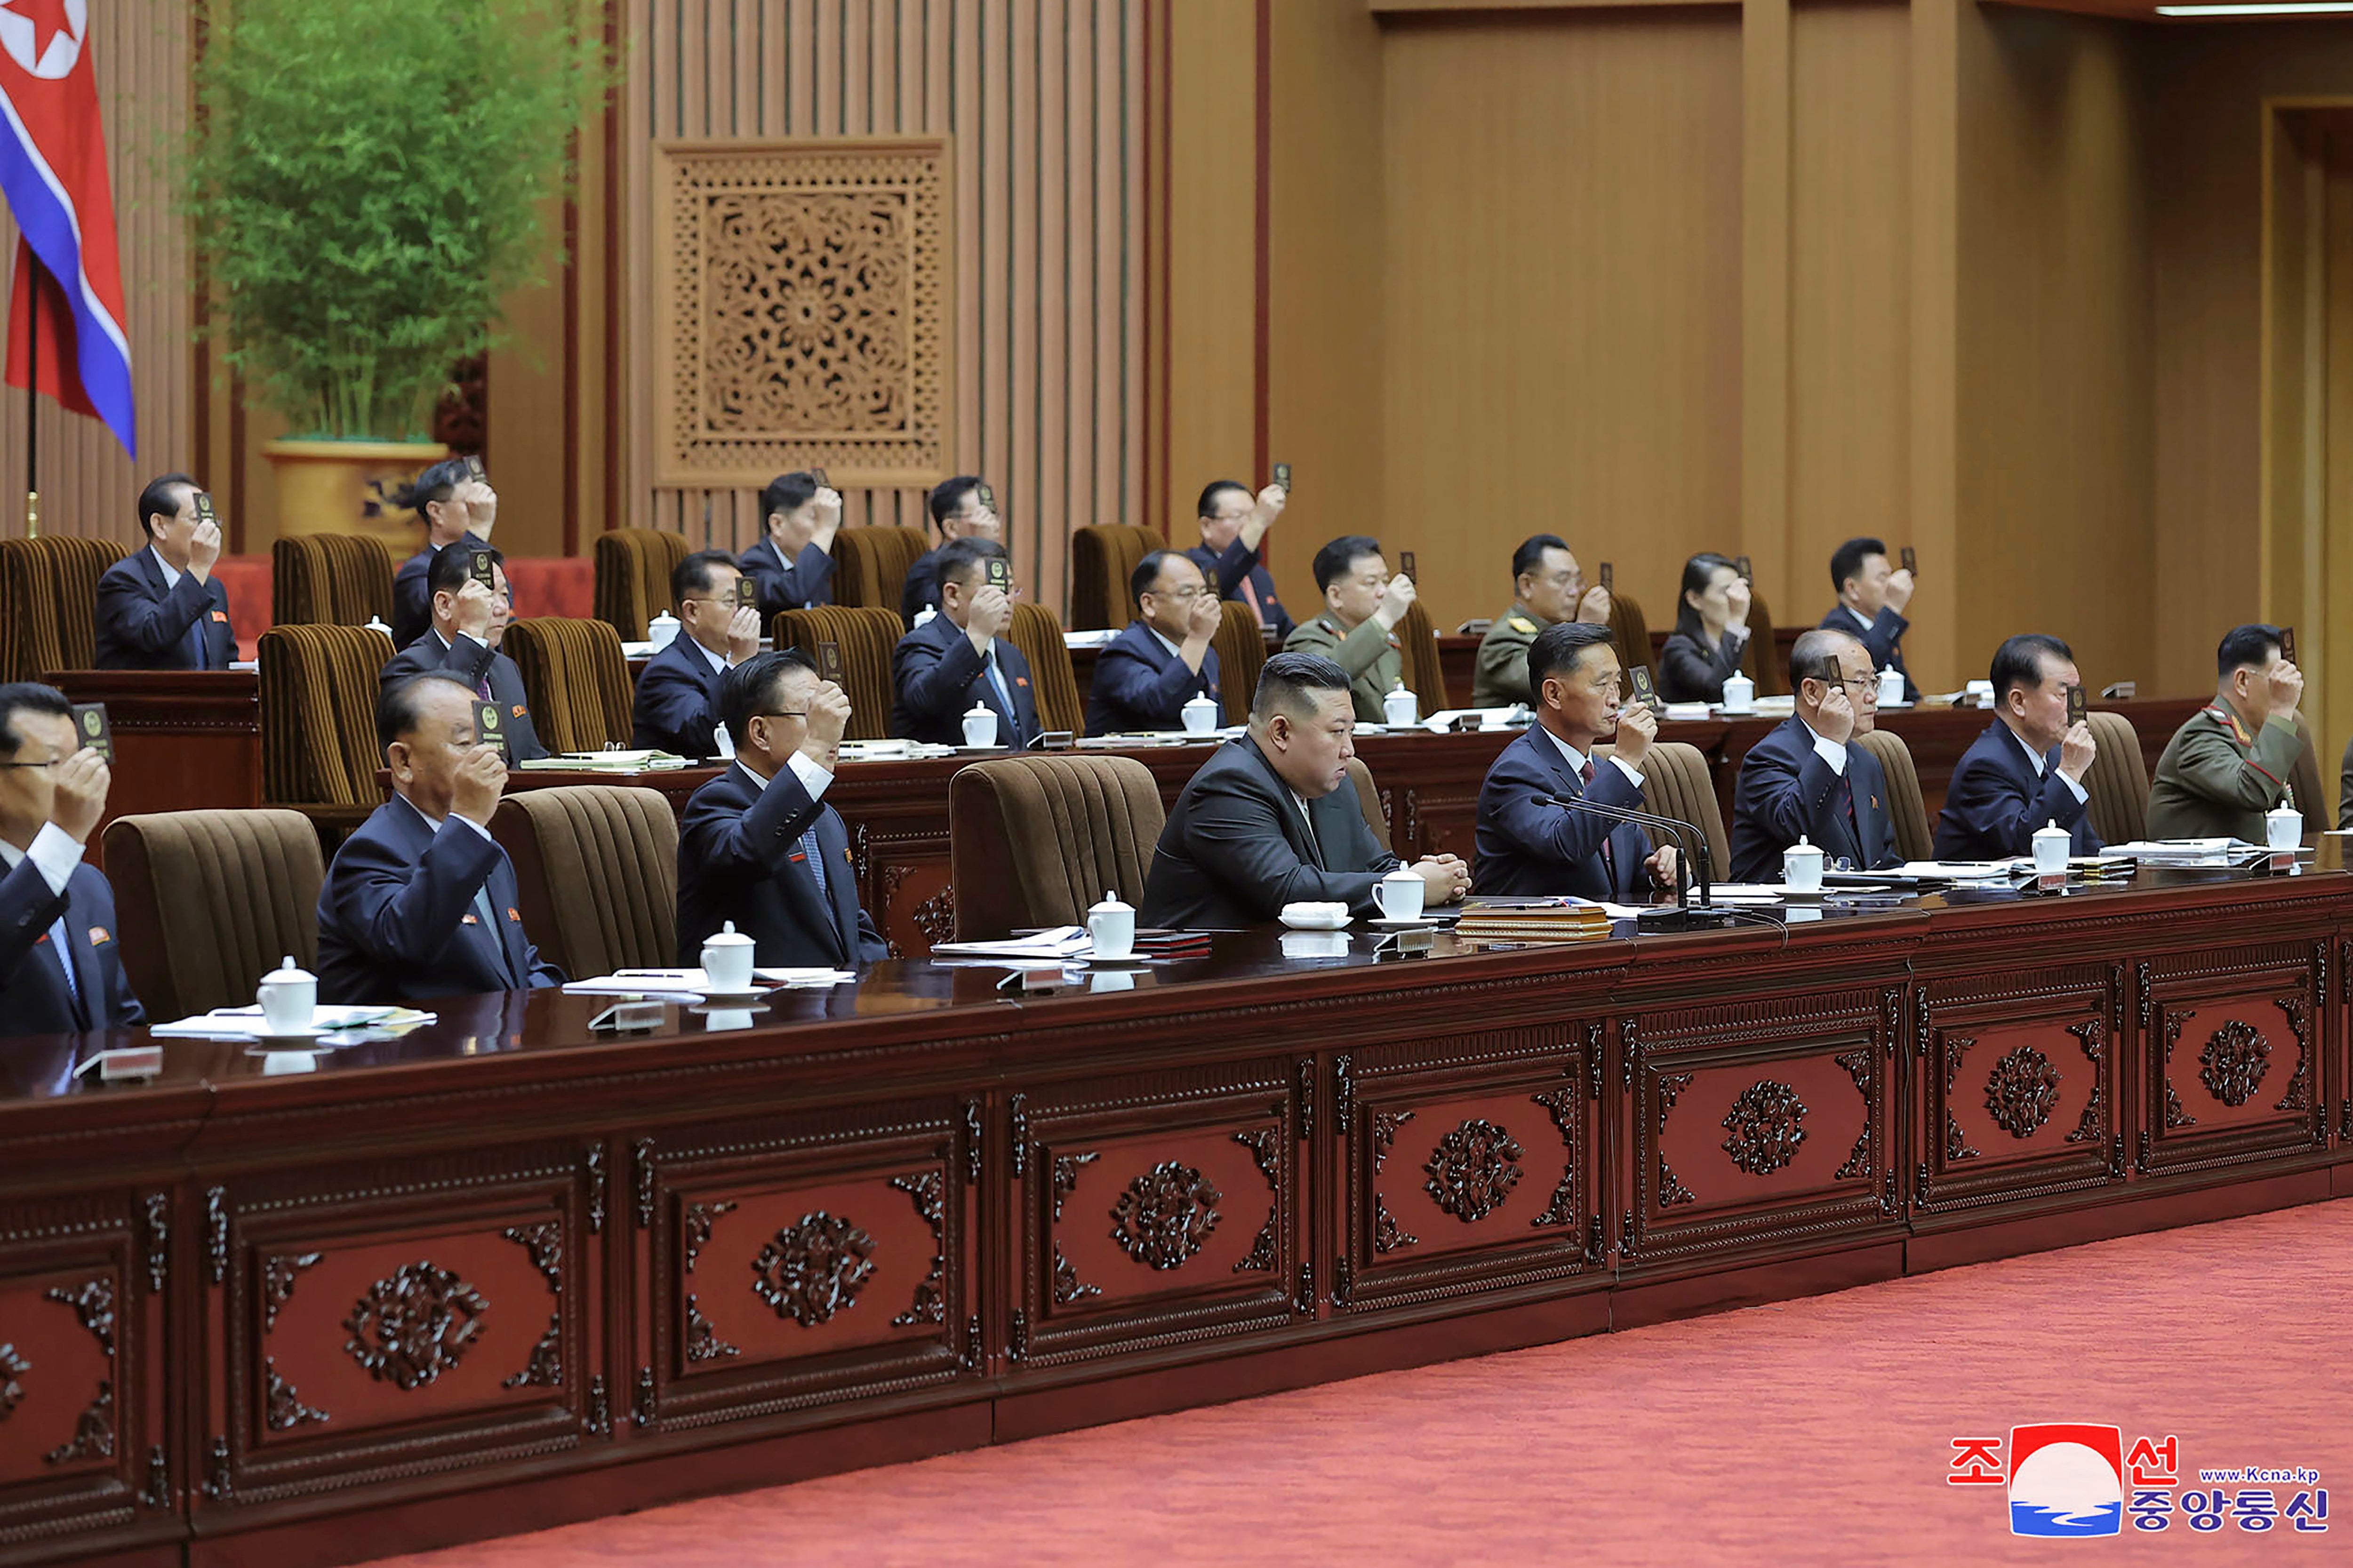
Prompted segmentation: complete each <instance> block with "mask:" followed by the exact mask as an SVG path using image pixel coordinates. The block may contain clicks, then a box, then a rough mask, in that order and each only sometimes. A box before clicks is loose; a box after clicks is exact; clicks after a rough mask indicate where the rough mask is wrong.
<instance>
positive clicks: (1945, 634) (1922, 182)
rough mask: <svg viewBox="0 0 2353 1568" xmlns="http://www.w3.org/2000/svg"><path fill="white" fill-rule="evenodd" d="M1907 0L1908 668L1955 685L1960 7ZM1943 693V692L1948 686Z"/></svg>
mask: <svg viewBox="0 0 2353 1568" xmlns="http://www.w3.org/2000/svg"><path fill="white" fill-rule="evenodd" d="M1965 4H1968V0H1912V62H1911V64H1912V69H1911V77H1912V103H1911V114H1912V211H1911V227H1912V300H1911V306H1912V309H1911V327H1912V331H1911V338H1912V464H1911V467H1912V484H1911V495H1912V518H1911V525H1912V526H1911V531H1912V535H1913V539H1914V541H1915V544H1916V546H1917V547H1918V549H1919V551H1920V552H1921V555H1922V566H1923V575H1922V578H1921V582H1920V585H1919V590H1918V592H1917V593H1916V594H1915V595H1914V599H1913V603H1914V605H1915V606H1916V608H1915V609H1913V610H1912V611H1911V612H1910V617H1911V619H1912V621H1913V622H1914V625H1915V631H1914V632H1913V633H1911V634H1909V635H1908V636H1907V637H1906V638H1905V642H1906V647H1905V663H1906V664H1907V665H1909V666H1910V667H1912V668H1914V669H1915V670H1918V671H1919V672H1920V678H1921V679H1923V680H1924V681H1926V682H1927V683H1929V684H1928V685H1927V687H1926V688H1924V689H1936V682H1937V681H1938V679H1939V678H1940V677H1941V678H1942V679H1947V680H1951V679H1955V676H1954V672H1955V670H1956V668H1957V666H1956V659H1955V647H1956V643H1955V638H1954V634H1953V615H1954V610H1955V607H1956V605H1957V604H1958V596H1957V594H1956V593H1955V591H1954V584H1955V582H1956V580H1957V576H1958V573H1957V571H1945V572H1930V571H1926V566H1927V564H1928V563H1931V562H1938V561H1942V562H1947V563H1957V561H1958V559H1959V557H1958V554H1957V530H1956V528H1955V516H1956V511H1957V496H1956V491H1957V487H1958V485H1959V482H1960V466H1959V458H1958V455H1957V438H1958V422H1959V413H1958V387H1957V377H1958V374H1959V355H1960V286H1959V279H1958V277H1957V268H1958V251H1959V246H1960V47H1961V44H1960V28H1961V16H1960V8H1961V6H1962V5H1965ZM1944 689H1948V690H1949V689H1950V687H1946V688H1944Z"/></svg>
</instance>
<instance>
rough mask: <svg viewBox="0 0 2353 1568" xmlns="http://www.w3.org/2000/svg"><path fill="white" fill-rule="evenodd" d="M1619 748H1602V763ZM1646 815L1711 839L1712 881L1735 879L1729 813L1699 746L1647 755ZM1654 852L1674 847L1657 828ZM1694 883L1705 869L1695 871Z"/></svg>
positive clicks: (1656, 747) (1663, 747)
mask: <svg viewBox="0 0 2353 1568" xmlns="http://www.w3.org/2000/svg"><path fill="white" fill-rule="evenodd" d="M1617 750H1618V748H1617V747H1615V746H1606V747H1605V746H1596V747H1595V748H1594V749H1593V754H1594V757H1595V759H1596V760H1597V761H1599V760H1600V759H1603V758H1606V757H1609V756H1613V755H1615V754H1616V753H1617ZM1642 809H1643V810H1644V811H1647V812H1650V813H1651V814H1652V815H1653V816H1672V817H1673V818H1674V819H1675V820H1676V821H1678V822H1688V823H1691V824H1693V825H1694V826H1696V827H1698V828H1699V830H1700V831H1701V832H1702V833H1704V834H1706V835H1707V853H1708V857H1709V859H1708V864H1709V868H1710V874H1711V879H1712V880H1716V881H1722V880H1724V879H1726V878H1728V877H1730V876H1731V875H1732V839H1731V837H1730V836H1729V835H1727V834H1726V833H1725V831H1724V812H1723V810H1722V809H1721V808H1720V807H1719V806H1718V805H1716V800H1715V776H1714V775H1713V774H1711V773H1709V771H1708V766H1707V758H1706V757H1705V756H1704V755H1703V754H1702V753H1701V752H1700V749H1699V748H1698V747H1697V746H1693V745H1687V744H1685V743H1684V742H1681V741H1657V742H1652V743H1651V749H1650V750H1649V751H1648V752H1644V753H1643V754H1642ZM1642 831H1643V832H1644V833H1647V834H1649V835H1650V837H1651V847H1652V848H1654V849H1656V848H1662V847H1665V846H1667V845H1669V844H1672V843H1673V842H1674V840H1673V839H1672V838H1669V837H1664V836H1663V835H1662V834H1660V833H1658V832H1657V831H1655V830H1653V829H1651V828H1647V827H1646V828H1644V829H1643V830H1642ZM1691 874H1692V877H1693V879H1694V881H1696V880H1697V879H1698V876H1699V868H1698V867H1697V866H1695V865H1694V866H1693V867H1692V868H1691Z"/></svg>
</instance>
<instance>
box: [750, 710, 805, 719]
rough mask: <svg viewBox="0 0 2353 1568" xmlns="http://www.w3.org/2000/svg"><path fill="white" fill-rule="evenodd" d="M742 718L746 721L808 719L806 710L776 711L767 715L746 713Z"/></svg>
mask: <svg viewBox="0 0 2353 1568" xmlns="http://www.w3.org/2000/svg"><path fill="white" fill-rule="evenodd" d="M807 717H808V710H807V709H803V710H800V711H798V712H792V711H788V710H783V709H778V710H775V711H773V712H767V713H746V714H745V715H744V718H745V719H746V720H747V721H749V720H753V719H806V718H807Z"/></svg>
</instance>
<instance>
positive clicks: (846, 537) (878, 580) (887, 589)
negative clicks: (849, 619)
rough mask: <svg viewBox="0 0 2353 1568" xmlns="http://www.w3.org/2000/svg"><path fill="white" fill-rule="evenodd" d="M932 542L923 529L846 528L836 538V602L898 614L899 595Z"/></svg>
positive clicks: (834, 599) (834, 558) (834, 565)
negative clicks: (909, 568) (908, 575)
mask: <svg viewBox="0 0 2353 1568" xmlns="http://www.w3.org/2000/svg"><path fill="white" fill-rule="evenodd" d="M930 548H931V541H930V540H929V539H928V538H926V537H925V536H924V533H923V530H922V529H920V528H845V529H843V530H842V531H840V532H839V533H837V534H835V535H834V536H833V602H834V603H835V604H837V605H842V606H844V607H845V608H849V609H859V608H864V609H875V610H889V611H892V613H894V614H895V613H897V611H898V608H899V595H900V593H901V592H902V590H903V589H904V588H905V587H906V585H907V568H908V567H910V566H913V564H914V563H915V562H916V560H917V559H918V558H919V557H921V556H922V554H923V552H924V551H926V550H928V549H930Z"/></svg>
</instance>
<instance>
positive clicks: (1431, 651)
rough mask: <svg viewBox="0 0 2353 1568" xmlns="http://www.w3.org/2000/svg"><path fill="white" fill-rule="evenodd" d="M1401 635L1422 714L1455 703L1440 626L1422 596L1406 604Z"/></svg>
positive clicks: (1401, 646)
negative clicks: (1449, 690)
mask: <svg viewBox="0 0 2353 1568" xmlns="http://www.w3.org/2000/svg"><path fill="white" fill-rule="evenodd" d="M1397 639H1398V649H1399V651H1400V652H1401V653H1402V654H1403V656H1404V664H1405V683H1406V685H1407V686H1409V687H1410V688H1411V689H1412V690H1413V694H1414V698H1415V700H1417V701H1419V703H1420V705H1421V716H1422V717H1423V718H1425V719H1427V718H1429V717H1430V715H1431V714H1432V713H1437V712H1441V711H1443V710H1446V709H1448V708H1451V707H1452V706H1453V705H1454V704H1453V703H1452V702H1451V700H1449V699H1448V697H1447V693H1446V671H1445V669H1444V668H1443V667H1442V666H1440V663H1439V660H1438V627H1437V626H1436V624H1435V623H1433V622H1432V621H1431V620H1430V609H1429V606H1427V605H1424V604H1423V603H1422V602H1421V601H1420V600H1419V599H1416V600H1415V601H1414V602H1413V603H1412V604H1410V605H1407V606H1406V612H1405V617H1404V618H1403V619H1402V620H1400V621H1398V624H1397Z"/></svg>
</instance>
